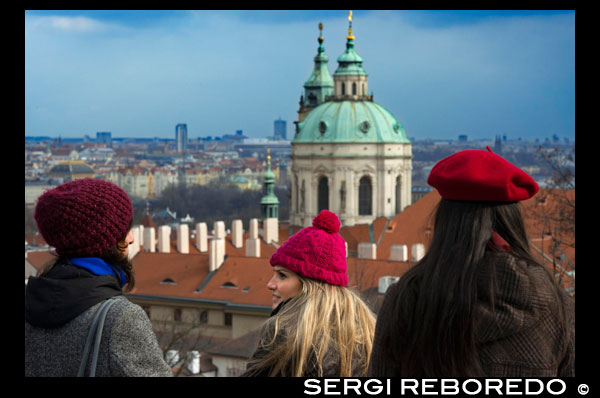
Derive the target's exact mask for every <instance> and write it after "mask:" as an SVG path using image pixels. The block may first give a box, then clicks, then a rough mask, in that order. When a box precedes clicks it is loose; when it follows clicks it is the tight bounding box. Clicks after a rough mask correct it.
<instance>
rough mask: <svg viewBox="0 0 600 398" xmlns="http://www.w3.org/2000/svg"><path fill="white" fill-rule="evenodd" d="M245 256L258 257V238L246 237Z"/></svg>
mask: <svg viewBox="0 0 600 398" xmlns="http://www.w3.org/2000/svg"><path fill="white" fill-rule="evenodd" d="M246 257H260V238H248V239H246Z"/></svg>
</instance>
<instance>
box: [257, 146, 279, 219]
mask: <svg viewBox="0 0 600 398" xmlns="http://www.w3.org/2000/svg"><path fill="white" fill-rule="evenodd" d="M263 183H264V196H263V197H262V199H261V200H260V218H261V220H263V221H264V220H265V219H267V218H279V214H278V213H279V199H277V196H275V173H273V171H271V148H268V149H267V171H265V173H264V174H263Z"/></svg>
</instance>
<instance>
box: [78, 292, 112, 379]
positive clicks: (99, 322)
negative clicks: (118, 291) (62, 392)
mask: <svg viewBox="0 0 600 398" xmlns="http://www.w3.org/2000/svg"><path fill="white" fill-rule="evenodd" d="M116 301H117V299H116V298H115V297H111V298H109V299H108V300H106V301H104V302H103V303H102V305H101V306H100V308H98V309H97V310H96V313H95V314H94V319H93V320H92V326H91V327H90V331H89V332H88V335H87V339H86V341H85V346H84V348H83V357H82V358H81V363H80V364H79V371H78V372H77V377H84V375H85V368H86V366H87V361H88V357H89V355H90V347H91V346H92V340H95V341H94V352H93V355H92V362H91V365H90V374H89V377H95V375H96V363H97V362H98V352H99V350H100V340H101V339H102V329H103V328H104V320H105V319H106V315H107V314H108V310H109V309H110V307H111V306H112V305H113V304H114V303H115V302H116ZM94 335H95V339H94Z"/></svg>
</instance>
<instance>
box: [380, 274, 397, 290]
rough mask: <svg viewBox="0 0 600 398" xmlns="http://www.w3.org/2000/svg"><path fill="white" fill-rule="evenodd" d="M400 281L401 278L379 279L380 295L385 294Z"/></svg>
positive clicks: (387, 277) (388, 277) (384, 277)
mask: <svg viewBox="0 0 600 398" xmlns="http://www.w3.org/2000/svg"><path fill="white" fill-rule="evenodd" d="M399 279H400V277H399V276H382V277H381V278H379V288H378V290H377V291H378V292H379V294H385V292H386V291H387V290H388V288H389V287H390V286H391V285H393V284H394V283H396V282H398V280H399Z"/></svg>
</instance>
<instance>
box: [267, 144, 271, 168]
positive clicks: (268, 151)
mask: <svg viewBox="0 0 600 398" xmlns="http://www.w3.org/2000/svg"><path fill="white" fill-rule="evenodd" d="M267 164H268V165H269V166H270V165H271V148H267Z"/></svg>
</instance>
